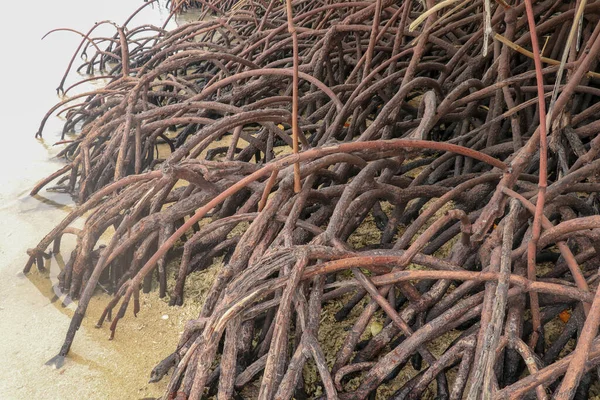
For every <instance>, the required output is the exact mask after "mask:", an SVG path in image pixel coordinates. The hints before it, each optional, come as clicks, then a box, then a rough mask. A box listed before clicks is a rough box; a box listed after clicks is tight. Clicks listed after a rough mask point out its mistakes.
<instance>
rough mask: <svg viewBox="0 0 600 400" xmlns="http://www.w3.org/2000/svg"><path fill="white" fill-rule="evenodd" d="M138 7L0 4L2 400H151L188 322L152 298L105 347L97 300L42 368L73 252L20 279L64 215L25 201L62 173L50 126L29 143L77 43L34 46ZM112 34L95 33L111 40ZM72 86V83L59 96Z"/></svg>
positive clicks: (63, 209) (43, 202) (64, 320)
mask: <svg viewBox="0 0 600 400" xmlns="http://www.w3.org/2000/svg"><path fill="white" fill-rule="evenodd" d="M142 4H144V3H143V1H142V0H104V1H91V0H55V1H47V0H31V1H27V2H16V1H10V2H8V1H5V2H3V4H2V6H1V8H0V10H2V11H1V15H2V17H3V18H2V24H0V37H2V38H3V46H2V53H1V54H2V55H1V56H0V57H1V58H0V76H1V77H2V86H1V87H2V89H1V92H0V96H1V97H0V128H1V130H0V140H1V143H2V145H1V146H0V224H1V225H0V337H1V340H0V359H2V362H0V398H1V399H81V398H89V399H141V398H146V397H155V396H158V395H160V393H161V391H162V390H163V388H164V385H165V382H162V383H159V384H148V383H147V380H148V374H149V371H150V369H151V368H152V366H153V365H154V364H155V363H156V362H158V361H159V360H160V358H161V357H164V356H166V355H168V353H169V351H172V349H173V348H174V346H175V344H176V341H177V338H178V336H179V333H180V332H181V330H182V326H183V324H184V322H185V321H186V320H187V319H189V318H191V317H193V316H194V314H195V310H194V309H193V307H188V308H187V309H183V310H177V312H175V311H174V309H172V308H169V307H168V306H167V305H166V304H165V303H164V302H163V301H161V300H159V299H157V298H156V296H155V295H154V294H151V295H148V296H145V297H144V298H143V300H142V303H145V305H144V304H143V305H142V313H141V314H140V318H133V316H129V317H128V318H126V319H125V320H124V321H123V322H124V323H122V324H120V331H118V332H117V336H116V338H115V340H113V341H108V340H107V338H108V328H107V327H106V326H105V327H104V328H102V329H94V328H93V325H94V323H95V320H96V319H97V317H98V315H99V313H100V312H101V310H102V307H104V305H105V304H106V302H107V300H108V296H107V295H100V296H98V297H97V298H95V299H94V300H93V301H92V304H91V305H90V308H89V311H88V317H87V318H86V320H85V321H84V324H83V326H82V328H81V329H80V331H79V332H78V334H77V337H76V339H75V343H74V345H73V347H72V350H71V353H70V355H69V357H68V359H67V362H66V364H65V366H64V367H63V368H61V369H54V368H52V367H48V366H45V365H44V363H45V362H46V361H47V360H49V359H50V358H52V357H53V356H54V355H56V354H57V352H58V350H59V349H60V346H61V344H62V341H63V340H64V337H65V334H66V331H67V328H68V325H69V318H70V316H71V315H72V313H73V310H74V304H72V303H70V301H69V300H68V299H66V298H65V297H64V296H60V293H59V292H58V291H57V290H55V288H54V284H55V283H56V275H57V274H58V271H59V270H60V265H61V263H63V262H65V261H66V259H67V257H68V256H69V254H70V250H69V247H70V246H72V243H69V242H68V241H67V242H65V244H64V246H63V251H62V254H59V255H56V257H53V258H52V259H51V260H48V262H47V267H48V268H49V273H40V272H38V271H36V270H35V267H34V269H33V270H32V273H31V274H29V275H28V276H24V275H23V274H22V273H21V270H22V268H23V266H24V264H25V262H26V258H27V256H26V254H25V251H26V249H27V248H29V247H35V245H36V244H37V243H38V242H39V240H40V239H41V238H42V237H43V236H44V235H45V234H46V233H48V232H49V231H50V230H51V229H52V228H53V227H54V226H55V225H56V224H57V223H58V222H59V221H60V220H61V219H62V218H63V217H64V216H65V215H66V213H67V212H68V211H69V210H70V209H71V208H72V207H73V202H72V200H71V199H70V197H69V196H67V195H64V194H59V193H52V192H46V191H44V190H43V191H42V192H40V195H38V196H36V197H31V196H29V195H28V193H29V190H30V189H31V188H32V187H33V186H34V185H35V183H36V182H37V181H39V180H40V179H41V178H43V177H45V176H46V175H48V174H50V173H52V172H54V171H55V170H56V169H58V168H60V166H62V165H63V163H62V161H61V160H57V159H53V156H54V155H55V154H56V153H58V151H60V149H61V146H60V145H59V146H53V143H55V142H56V141H57V140H59V137H60V132H61V129H62V120H61V119H60V118H57V117H52V118H50V120H49V121H48V123H47V126H46V128H45V129H44V134H43V139H41V140H36V139H35V138H34V135H35V132H36V131H37V128H38V125H39V123H40V121H41V119H42V117H43V115H44V114H45V113H46V111H47V110H48V109H49V108H50V107H52V106H53V105H54V104H55V103H57V102H58V101H60V100H61V99H60V98H59V97H58V96H57V95H56V91H55V88H56V87H57V86H58V83H59V82H60V79H61V77H62V74H63V73H64V71H65V69H66V67H67V64H68V62H69V59H70V57H71V55H72V53H73V51H74V50H75V49H76V47H77V45H78V44H79V41H80V37H79V36H77V35H76V34H73V33H69V32H57V33H54V34H52V35H50V36H48V37H47V38H45V39H44V40H43V41H42V40H40V39H41V37H42V36H43V35H44V34H45V33H46V32H47V31H49V30H50V29H54V28H59V27H69V28H74V29H77V30H81V31H84V32H86V31H87V30H88V29H89V28H90V27H91V26H92V25H93V24H94V22H96V21H101V20H105V19H109V20H112V21H114V22H116V23H118V24H119V23H123V22H124V21H125V20H126V19H127V17H128V16H129V15H130V14H131V13H132V12H133V11H134V10H135V9H136V8H138V7H139V6H141V5H142ZM167 16H168V11H167V10H166V9H165V8H164V7H157V6H153V7H152V6H149V7H146V9H145V10H144V11H143V12H142V13H140V14H139V15H138V16H137V17H136V19H134V21H133V22H132V23H131V26H135V25H139V24H142V23H151V24H154V25H161V24H162V23H163V22H164V20H165V19H166V18H167ZM175 23H177V22H176V21H173V22H171V26H173V25H174V24H175ZM111 29H114V28H112V27H111V28H107V29H106V30H104V31H103V32H105V33H107V34H110V35H112V34H113V33H114V31H113V30H111ZM75 65H78V62H76V63H75ZM77 78H80V77H79V76H78V75H77V74H76V73H72V74H71V76H70V78H69V80H68V81H67V85H66V86H65V87H68V85H69V84H70V83H73V82H75V81H77ZM86 89H89V87H88V88H83V87H82V88H81V89H80V91H83V90H86ZM63 258H64V260H63Z"/></svg>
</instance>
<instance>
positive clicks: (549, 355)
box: [25, 0, 600, 400]
mask: <svg viewBox="0 0 600 400" xmlns="http://www.w3.org/2000/svg"><path fill="white" fill-rule="evenodd" d="M194 5H196V6H199V7H201V10H202V13H203V15H208V14H216V16H214V17H211V18H204V19H203V20H200V21H198V22H194V23H189V24H186V25H184V26H181V27H179V28H176V29H174V30H172V31H166V30H165V29H164V28H159V27H154V26H150V25H142V26H139V27H135V28H133V27H129V26H127V25H128V24H127V23H126V24H124V25H123V26H117V25H115V28H116V33H115V35H114V36H113V37H111V38H102V37H100V38H97V37H94V29H95V28H96V27H94V28H93V29H92V30H90V32H88V33H87V34H86V35H84V36H85V39H84V40H83V41H82V44H81V46H80V48H79V49H78V52H83V53H86V52H87V51H90V52H92V51H93V55H91V56H89V57H88V58H87V61H86V62H85V64H83V65H82V66H81V67H80V70H81V71H85V72H87V73H90V74H91V73H96V74H97V75H96V77H95V78H90V79H97V78H98V77H102V78H104V79H108V80H109V82H108V83H107V84H106V86H105V87H103V88H102V89H98V90H94V91H92V92H89V93H85V94H83V95H78V96H74V97H71V98H69V99H68V100H65V101H63V102H62V103H60V104H58V105H57V106H56V107H55V108H54V109H52V110H51V111H50V112H49V114H48V115H50V114H51V113H52V112H54V111H56V110H58V109H61V110H62V111H61V112H63V113H64V114H65V116H66V119H67V122H66V124H65V129H64V132H65V135H66V134H67V133H69V132H72V131H73V132H76V134H75V136H64V137H63V139H64V140H63V141H64V142H66V145H65V147H64V150H63V151H62V152H61V156H64V158H65V159H66V161H67V162H66V165H65V166H64V167H63V168H62V169H61V170H59V171H57V172H56V173H55V174H53V175H51V176H50V177H48V178H47V179H45V180H43V181H42V182H41V183H40V184H39V185H37V186H36V188H34V190H33V192H32V193H37V192H38V191H39V190H40V189H42V188H43V187H44V186H46V185H48V184H49V183H50V182H54V181H56V182H55V183H54V186H53V189H54V190H61V191H65V192H68V193H71V194H72V195H73V196H74V197H75V198H76V199H77V202H78V206H77V207H76V208H75V210H74V211H72V212H71V213H70V214H69V215H68V216H67V217H66V218H65V219H64V220H63V221H62V222H61V223H60V224H59V225H58V226H57V227H56V228H55V229H54V230H53V231H52V232H50V233H49V234H48V235H46V237H44V239H43V240H42V241H41V242H40V243H39V244H38V245H37V247H35V248H33V249H30V250H29V251H28V253H29V256H30V258H29V261H28V263H27V266H26V268H25V272H29V270H30V269H31V267H32V266H33V265H34V264H37V265H38V267H40V268H41V267H42V265H43V258H44V257H45V256H48V251H49V250H48V249H49V248H50V247H51V246H53V248H52V252H54V253H55V252H59V251H60V242H61V237H62V236H63V235H65V234H73V235H76V237H77V245H76V247H75V249H74V250H73V251H72V253H71V257H70V260H69V262H68V264H67V265H66V267H65V269H64V271H63V272H62V273H61V276H60V284H61V287H62V289H63V290H64V291H65V292H68V293H69V294H70V296H71V297H73V298H78V299H79V303H78V308H77V311H76V313H75V316H74V317H73V320H72V322H71V326H70V328H69V331H68V334H67V338H66V340H65V343H64V345H63V347H62V349H61V351H60V353H59V356H58V358H59V359H60V358H61V357H64V356H66V355H67V353H68V351H69V348H70V346H71V343H72V341H73V339H74V336H75V333H76V331H77V329H78V328H79V326H80V324H81V321H82V319H83V317H84V314H85V311H86V307H87V305H88V302H89V300H90V298H91V296H92V295H93V293H94V290H95V289H96V287H97V286H98V284H99V283H102V284H103V286H104V287H108V288H110V289H111V290H112V291H113V292H114V299H113V301H111V302H110V304H108V305H107V307H106V309H105V312H104V313H103V315H102V317H101V318H100V321H99V322H98V325H99V326H101V325H102V324H103V323H104V322H105V321H106V320H108V321H110V330H111V336H112V335H115V332H116V331H117V330H118V322H119V320H120V319H122V318H124V317H126V312H127V310H128V309H132V311H133V313H134V314H137V313H138V312H143V310H140V307H139V300H138V299H139V292H140V291H141V290H142V291H149V290H150V289H151V287H152V284H153V282H157V286H158V290H159V291H160V295H161V297H164V296H168V297H169V299H170V302H171V304H172V305H174V306H177V305H181V304H182V303H183V302H184V301H194V299H193V298H189V297H186V278H187V277H188V276H189V274H191V273H194V272H196V271H201V270H203V269H205V268H207V267H208V266H210V265H211V264H212V263H213V261H214V260H215V259H217V258H220V257H223V259H224V261H225V262H224V266H223V268H222V269H221V270H220V272H219V273H218V275H217V277H216V279H215V281H214V283H213V285H212V288H211V289H210V292H209V294H208V296H207V299H206V301H205V303H204V305H203V309H202V312H201V313H200V315H199V316H198V318H197V319H196V320H193V321H190V322H189V324H188V325H187V327H186V330H185V333H184V334H183V335H182V337H181V339H180V343H179V346H178V347H177V348H176V349H173V350H174V351H173V354H172V355H171V356H169V357H168V358H167V359H165V360H163V361H162V362H160V363H159V364H158V365H157V367H156V368H155V369H154V371H153V372H152V380H154V381H156V380H159V379H161V378H163V377H164V376H165V375H166V374H167V373H168V372H169V371H170V370H172V371H173V372H172V374H171V375H170V382H169V385H168V389H167V393H165V399H174V398H176V399H188V398H189V399H199V398H201V397H203V396H211V395H215V394H216V395H217V396H218V398H219V399H226V398H260V399H269V400H270V399H291V398H307V397H310V398H315V397H319V396H321V397H327V398H340V399H365V398H368V397H369V396H379V398H392V399H417V398H423V397H425V396H426V395H431V393H436V396H437V397H436V398H439V399H461V398H463V397H466V398H470V399H478V398H496V399H501V398H519V397H523V396H526V395H529V394H532V395H535V396H537V398H538V399H546V398H549V397H548V396H549V393H550V392H553V393H554V396H556V397H555V398H558V399H567V398H573V396H587V395H588V393H590V391H591V390H592V391H593V390H594V385H597V384H598V376H597V367H598V365H599V364H600V341H598V340H597V339H596V334H597V329H598V324H599V322H600V295H595V294H594V293H595V291H596V289H597V287H598V284H599V279H598V271H597V263H598V259H599V258H598V257H599V256H600V253H598V251H600V250H599V249H600V236H599V232H600V230H599V228H600V216H598V194H597V193H598V190H599V189H600V184H599V183H598V178H597V176H598V173H599V172H600V160H599V159H597V155H598V152H599V151H600V139H599V138H600V136H599V135H598V134H597V132H598V128H599V127H600V123H599V120H598V119H597V118H596V116H597V115H598V112H599V111H600V101H599V100H600V88H599V87H598V77H599V75H598V73H596V72H594V71H595V69H596V68H597V64H598V60H599V53H600V37H599V35H600V24H598V19H599V16H600V1H587V2H586V1H579V2H575V1H556V0H542V1H540V2H538V3H536V4H535V5H534V7H531V4H530V3H529V1H525V2H510V1H509V2H508V3H505V2H504V1H498V2H496V3H492V4H490V3H489V1H484V2H483V3H481V2H470V1H463V2H460V1H457V0H447V1H444V2H440V3H436V2H435V1H433V0H426V1H425V2H424V3H423V2H419V1H414V0H404V1H402V2H396V1H392V0H376V1H368V2H360V1H357V2H354V1H341V0H333V1H324V0H323V1H320V0H310V1H308V0H294V1H293V2H292V1H288V2H284V3H281V2H280V1H276V0H271V1H266V0H243V1H237V2H234V1H225V2H220V1H215V0H207V1H199V2H186V1H182V2H174V4H173V8H174V9H180V8H182V7H187V6H194ZM96 26H98V25H96ZM572 27H574V28H572ZM537 39H539V42H540V43H538V40H537ZM532 42H533V44H532ZM565 49H566V51H564V50H565ZM563 54H564V57H563ZM563 60H564V62H563ZM71 64H73V62H72V63H71ZM563 71H564V73H563ZM88 80H89V79H86V80H85V81H88ZM63 82H64V80H63ZM58 90H59V91H63V92H67V93H68V92H69V90H70V88H64V87H63V85H62V84H61V85H60V87H59V88H58ZM544 100H546V101H544ZM72 102H73V103H72ZM75 103H77V104H76V105H71V104H75ZM540 106H541V107H540ZM46 118H47V117H46ZM42 129H43V123H42V126H41V128H40V131H39V132H38V135H41V132H42ZM84 214H85V215H87V218H86V222H85V226H84V227H83V229H81V230H78V229H75V228H73V227H71V226H70V225H71V223H72V222H73V221H75V220H76V219H77V218H79V217H81V216H83V215H84ZM367 225H368V226H369V227H370V229H371V231H372V232H373V235H371V236H372V237H371V239H370V240H367V241H366V242H365V241H363V242H360V241H359V242H357V241H356V240H354V239H355V238H356V237H357V235H359V234H360V232H361V229H364V228H365V226H367ZM112 229H114V234H113V235H112V238H111V240H110V242H109V243H108V244H107V245H105V246H100V245H99V239H100V237H101V236H102V235H103V233H105V232H107V231H108V230H112ZM169 277H175V284H174V285H168V281H169ZM336 304H337V305H339V306H335V305H336ZM335 307H337V308H335ZM332 308H335V310H336V314H335V320H334V321H329V320H327V323H329V324H333V327H331V326H329V327H328V329H336V328H335V327H336V326H338V325H339V326H340V327H341V326H342V325H343V324H344V323H345V325H344V326H346V327H347V331H343V330H342V329H343V328H339V330H340V332H342V333H343V335H342V336H343V340H342V341H341V343H340V344H339V345H336V346H335V348H331V346H328V345H327V343H325V342H324V340H323V337H322V335H319V331H320V328H322V327H323V324H325V323H326V322H325V318H324V315H325V312H326V311H329V310H331V309H332ZM380 321H381V322H380ZM348 322H349V323H348ZM377 325H379V329H372V327H373V326H377ZM549 326H552V327H554V331H552V332H549V331H548V332H547V331H546V328H547V327H549ZM117 334H118V333H117ZM440 342H441V343H445V345H444V346H443V348H442V349H440V348H439V346H438V347H437V348H434V346H433V343H440ZM311 368H312V370H313V371H315V370H316V371H317V373H318V376H319V378H318V381H319V383H318V385H317V386H318V387H317V389H314V388H313V389H314V390H313V389H308V388H307V386H306V385H304V384H303V382H304V380H305V379H306V378H307V372H306V371H307V370H308V369H311ZM411 368H412V370H411V371H412V373H411V374H412V375H410V377H409V378H406V376H407V374H406V373H403V371H407V370H409V369H411ZM402 377H404V378H402ZM581 398H585V397H581Z"/></svg>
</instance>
